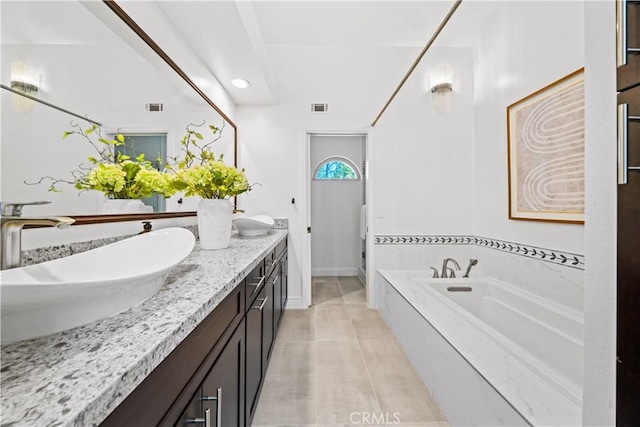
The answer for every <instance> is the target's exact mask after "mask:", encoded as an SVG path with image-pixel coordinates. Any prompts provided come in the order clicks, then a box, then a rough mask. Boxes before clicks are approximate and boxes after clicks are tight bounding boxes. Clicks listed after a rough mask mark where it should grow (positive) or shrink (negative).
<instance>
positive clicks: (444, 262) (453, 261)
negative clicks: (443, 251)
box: [440, 258, 460, 279]
mask: <svg viewBox="0 0 640 427" xmlns="http://www.w3.org/2000/svg"><path fill="white" fill-rule="evenodd" d="M450 262H452V263H453V265H454V267H455V268H456V270H458V271H459V270H460V264H458V262H457V261H456V260H455V259H453V258H445V259H444V261H443V262H442V274H440V277H442V278H443V279H446V278H448V277H456V276H455V273H453V270H451V268H448V267H447V264H449V263H450ZM447 270H450V271H451V274H452V275H451V276H449V275H448V274H447Z"/></svg>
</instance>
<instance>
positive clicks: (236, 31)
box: [157, 0, 493, 105]
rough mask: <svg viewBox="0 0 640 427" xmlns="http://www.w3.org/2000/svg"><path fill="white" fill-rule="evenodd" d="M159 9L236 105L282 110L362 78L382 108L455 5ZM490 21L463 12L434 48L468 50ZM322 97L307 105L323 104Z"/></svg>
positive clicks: (243, 4) (469, 5) (257, 4)
mask: <svg viewBox="0 0 640 427" xmlns="http://www.w3.org/2000/svg"><path fill="white" fill-rule="evenodd" d="M157 5H158V7H159V8H160V9H161V10H162V12H163V13H164V14H165V15H166V17H167V20H168V21H169V22H170V23H171V24H172V26H173V27H174V28H173V30H175V32H176V33H177V34H178V35H179V36H180V37H182V38H183V39H184V41H185V42H187V43H188V44H189V45H190V46H191V47H192V49H193V51H194V52H195V54H196V55H197V56H198V58H199V60H200V61H202V63H204V64H205V65H206V66H207V68H209V70H210V71H211V72H212V73H213V74H214V75H215V76H216V78H217V79H218V80H219V81H220V83H221V84H222V86H223V87H224V88H225V90H226V91H227V92H228V93H229V95H230V96H231V97H232V99H233V100H234V102H235V103H236V104H237V105H262V104H274V103H280V102H286V100H287V99H288V97H290V96H294V94H296V93H298V94H299V93H300V91H303V92H306V93H309V94H310V95H311V94H312V93H314V89H313V86H317V87H320V88H322V87H331V84H332V82H336V81H340V80H344V79H345V77H348V78H352V79H357V78H358V77H357V76H359V75H366V76H367V79H366V81H367V82H368V84H371V83H373V84H374V86H373V87H371V90H375V91H379V92H380V94H381V95H380V99H383V98H385V99H386V98H388V96H389V95H390V94H391V92H392V91H393V90H394V89H395V87H396V85H397V84H398V83H399V81H400V80H401V79H402V77H403V76H404V73H405V72H406V71H407V70H408V69H409V67H410V66H411V64H412V63H413V61H414V60H415V58H416V56H417V54H418V53H419V52H420V50H421V49H422V48H423V47H424V45H425V44H426V42H427V41H428V40H429V39H430V38H431V36H432V34H433V33H434V31H435V29H436V28H437V27H438V25H439V24H440V22H441V21H442V19H443V18H444V16H445V15H446V14H447V12H448V11H449V9H450V8H451V6H452V5H453V0H448V1H393V0H391V1H304V0H299V1H208V2H202V1H162V2H158V3H157ZM492 11H493V6H492V3H491V2H465V3H464V4H463V5H462V6H461V7H460V8H459V9H458V11H457V12H456V14H455V15H454V18H453V19H452V20H451V22H450V24H449V25H448V26H447V27H446V28H445V31H443V33H442V36H441V37H440V38H439V39H438V42H439V43H441V44H442V43H447V45H448V46H456V47H460V46H470V45H471V44H472V43H473V42H474V40H475V39H476V37H475V33H476V32H477V31H479V30H480V29H481V27H482V23H483V21H484V20H485V19H486V18H488V16H489V15H490V14H491V12H492ZM462 29H464V30H465V31H459V30H462ZM389 61H396V63H394V64H389ZM375 64H384V66H380V67H376V66H375ZM389 70H392V71H393V72H390V71H389ZM236 77H242V78H245V79H247V80H249V81H250V82H251V87H250V88H248V89H237V88H235V87H233V86H232V85H231V80H232V79H234V78H236ZM354 83H355V82H354ZM309 86H312V87H311V88H310V87H309ZM316 92H318V91H316ZM318 96H319V97H320V98H321V95H320V94H318ZM318 96H317V97H316V98H317V99H316V101H310V102H320V101H321V99H319V98H318Z"/></svg>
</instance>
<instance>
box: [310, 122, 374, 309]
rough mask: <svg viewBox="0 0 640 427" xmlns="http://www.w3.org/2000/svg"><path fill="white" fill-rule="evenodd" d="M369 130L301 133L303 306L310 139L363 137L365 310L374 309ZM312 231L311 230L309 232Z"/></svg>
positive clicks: (372, 199) (372, 206)
mask: <svg viewBox="0 0 640 427" xmlns="http://www.w3.org/2000/svg"><path fill="white" fill-rule="evenodd" d="M370 130H371V128H364V129H349V130H337V129H329V130H328V129H323V130H307V131H305V132H304V136H303V138H304V144H303V147H304V148H303V150H302V159H301V161H302V168H301V173H302V176H301V179H300V183H301V186H302V188H301V194H302V195H303V199H304V207H303V217H304V221H302V223H301V226H300V233H301V235H302V236H304V237H303V238H302V251H301V260H302V265H301V270H302V305H303V306H304V307H309V306H311V234H310V233H307V227H310V226H311V181H312V179H311V172H312V171H311V136H312V135H317V136H322V135H326V136H343V135H346V136H355V135H361V136H363V137H364V143H365V168H364V170H363V171H362V175H363V179H364V180H365V195H366V196H365V197H366V200H367V242H366V253H367V259H366V269H367V272H366V283H365V288H366V292H367V305H368V306H369V307H372V308H373V307H375V304H376V302H375V291H374V288H373V287H374V280H373V278H374V275H373V274H372V269H373V265H374V263H373V248H374V234H375V233H374V221H373V212H374V195H373V179H374V177H373V175H374V174H373V173H372V170H373V169H372V168H371V159H373V144H372V143H371V135H370V133H369V132H370ZM312 232H313V230H312Z"/></svg>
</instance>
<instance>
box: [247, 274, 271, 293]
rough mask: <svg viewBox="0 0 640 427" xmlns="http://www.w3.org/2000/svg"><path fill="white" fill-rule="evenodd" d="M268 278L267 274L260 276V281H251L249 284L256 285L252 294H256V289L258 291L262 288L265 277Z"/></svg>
mask: <svg viewBox="0 0 640 427" xmlns="http://www.w3.org/2000/svg"><path fill="white" fill-rule="evenodd" d="M266 278H267V276H262V277H261V278H260V281H259V282H255V283H249V286H255V288H254V289H253V292H251V295H253V294H255V293H256V291H257V290H258V289H260V286H262V283H263V282H264V279H266Z"/></svg>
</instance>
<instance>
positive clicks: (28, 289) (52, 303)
mask: <svg viewBox="0 0 640 427" xmlns="http://www.w3.org/2000/svg"><path fill="white" fill-rule="evenodd" d="M194 245H195V237H194V235H193V233H191V232H190V231H188V230H185V229H184V228H167V229H163V230H158V231H153V232H150V233H146V234H142V235H139V236H134V237H131V238H128V239H125V240H122V241H120V242H116V243H113V244H110V245H106V246H102V247H100V248H97V249H93V250H90V251H87V252H83V253H80V254H77V255H72V256H69V257H66V258H60V259H57V260H54V261H49V262H44V263H42V264H36V265H31V266H28V267H22V268H14V269H11V270H4V271H0V298H1V317H2V319H1V320H2V344H7V343H10V342H14V341H20V340H24V339H29V338H35V337H39V336H43V335H49V334H52V333H56V332H60V331H64V330H67V329H71V328H74V327H76V326H80V325H84V324H86V323H90V322H93V321H96V320H98V319H101V318H103V317H107V316H110V315H112V314H116V313H118V312H120V311H123V310H125V309H127V308H129V307H132V306H134V305H136V304H138V303H140V302H142V301H144V300H146V299H147V298H149V297H151V296H152V295H153V294H155V293H156V292H157V291H158V290H159V289H160V288H161V287H162V285H163V283H164V280H165V278H166V276H167V274H168V273H169V271H170V270H171V269H172V268H173V267H175V266H176V265H177V264H179V263H180V262H182V261H183V260H184V259H185V258H186V257H187V256H188V255H189V254H190V253H191V251H192V250H193V247H194Z"/></svg>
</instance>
